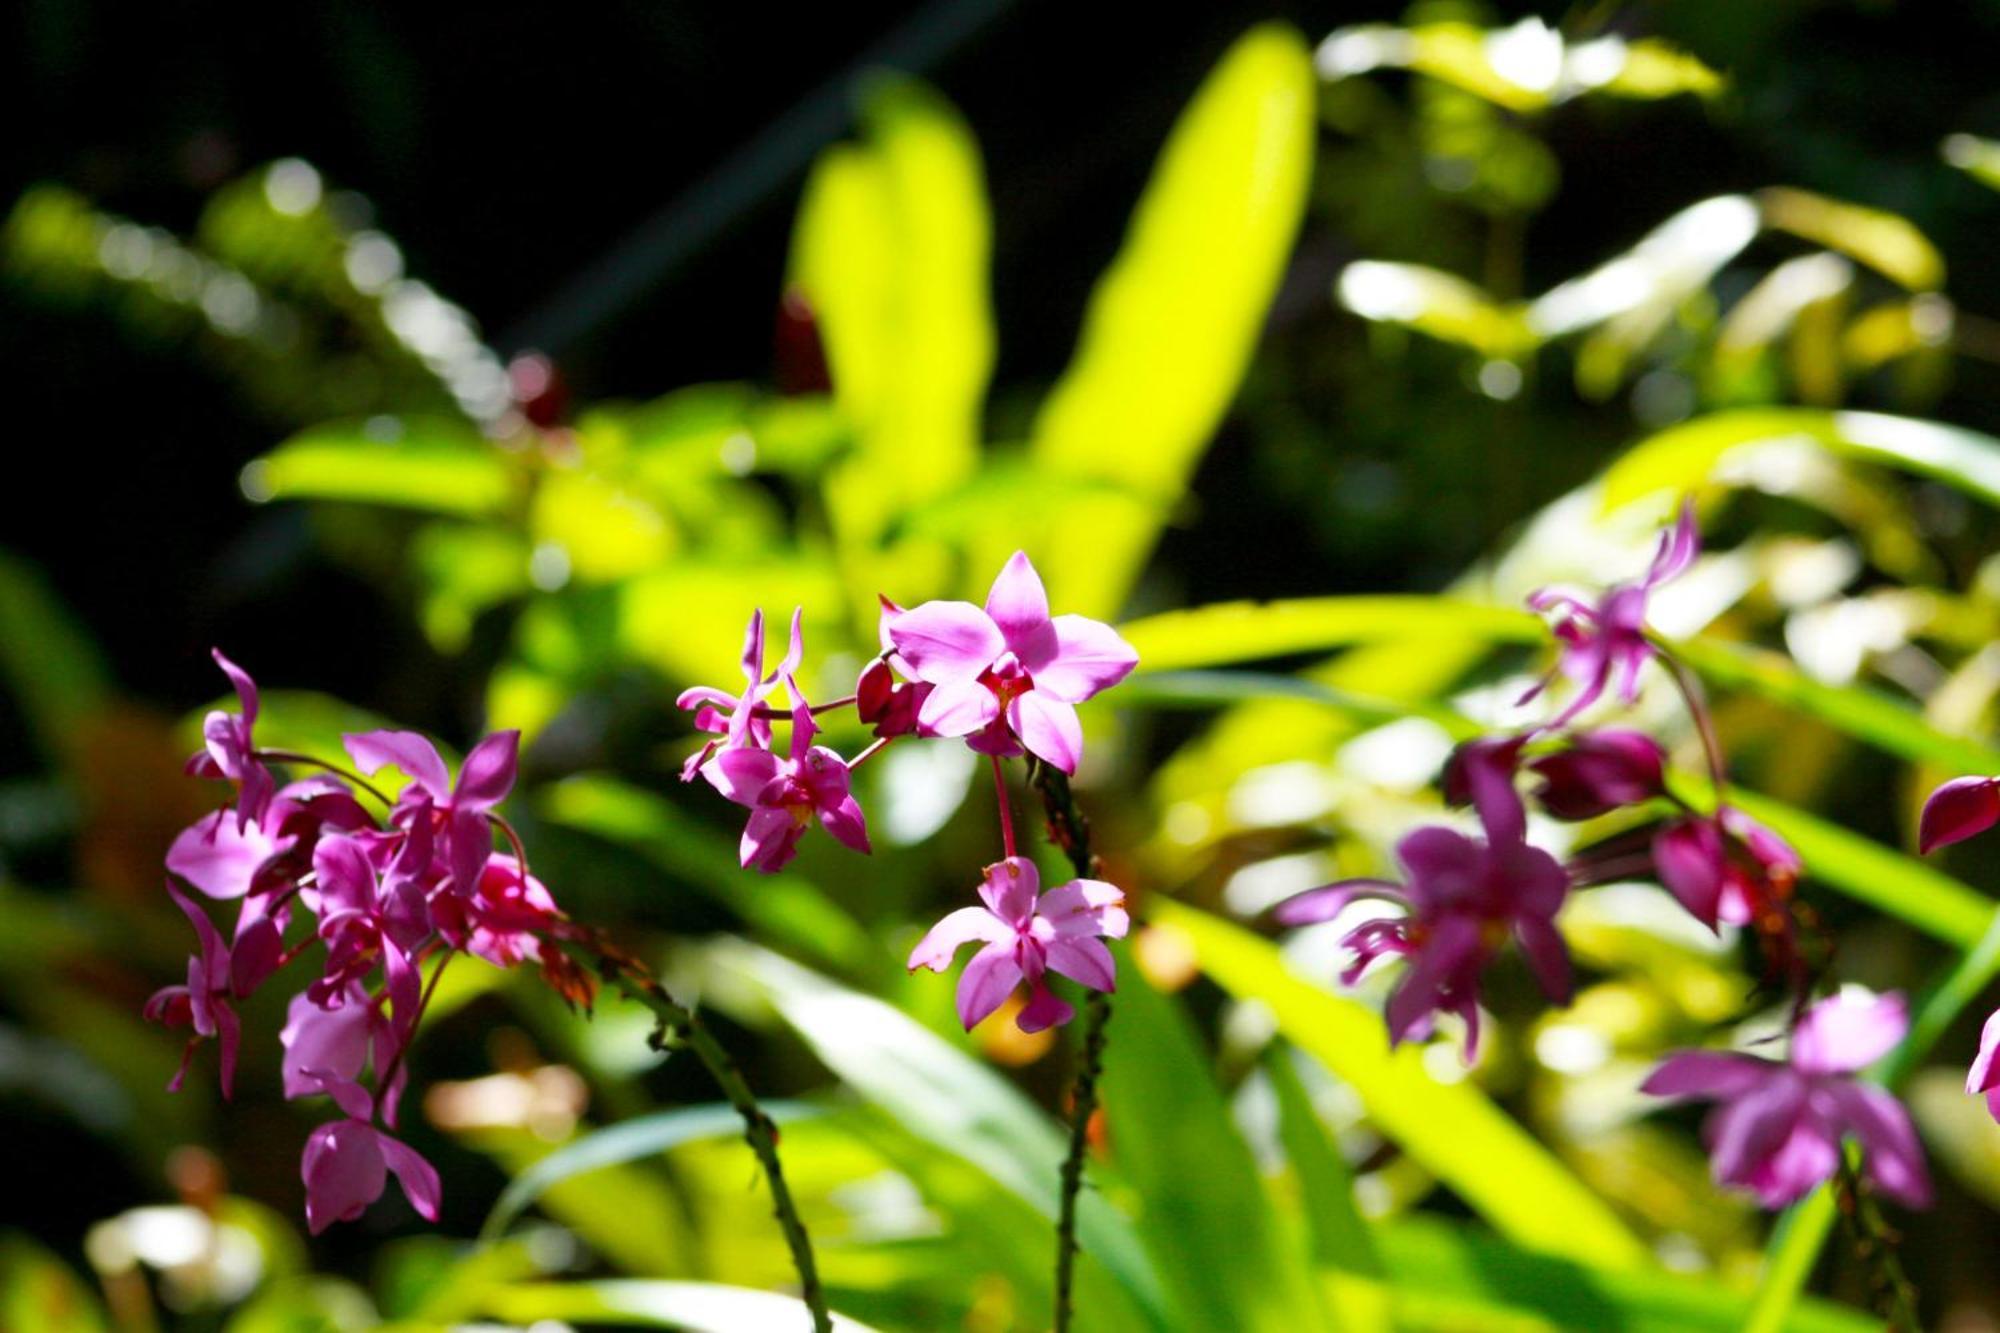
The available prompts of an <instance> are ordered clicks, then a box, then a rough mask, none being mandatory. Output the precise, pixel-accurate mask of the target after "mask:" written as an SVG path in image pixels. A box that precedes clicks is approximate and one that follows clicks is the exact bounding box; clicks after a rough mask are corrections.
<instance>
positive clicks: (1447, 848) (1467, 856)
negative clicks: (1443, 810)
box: [1396, 824, 1486, 909]
mask: <svg viewBox="0 0 2000 1333" xmlns="http://www.w3.org/2000/svg"><path fill="white" fill-rule="evenodd" d="M1396 859H1397V860H1398V861H1401V862H1402V863H1403V869H1405V870H1407V871H1408V872H1409V874H1410V882H1409V888H1408V890H1407V893H1408V896H1409V899H1410V901H1411V902H1412V903H1413V904H1415V905H1416V906H1417V907H1419V908H1423V909H1437V908H1445V907H1452V906H1455V905H1459V904H1462V903H1466V902H1468V901H1470V900H1471V899H1472V898H1474V897H1476V896H1478V895H1479V893H1480V890H1481V887H1482V886H1481V880H1482V878H1483V874H1482V872H1483V871H1484V870H1485V868H1486V850H1485V848H1483V847H1481V846H1480V845H1479V844H1478V843H1476V842H1474V841H1473V840H1472V839H1471V838H1468V837H1466V836H1465V835H1464V834H1463V833H1460V832H1459V831H1458V830H1457V829H1451V828H1446V827H1444V826H1443V825H1441V824H1433V825H1429V826H1427V827H1425V828H1420V829H1417V830H1416V831H1415V832H1413V833H1409V834H1406V835H1405V836H1404V838H1403V840H1402V841H1401V842H1399V843H1397V844H1396Z"/></svg>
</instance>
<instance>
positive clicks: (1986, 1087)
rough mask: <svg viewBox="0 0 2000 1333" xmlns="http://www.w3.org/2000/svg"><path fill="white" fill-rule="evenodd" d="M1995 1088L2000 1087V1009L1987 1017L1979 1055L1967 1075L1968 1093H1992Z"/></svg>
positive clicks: (1966, 1088) (1980, 1036) (1966, 1085)
mask: <svg viewBox="0 0 2000 1333" xmlns="http://www.w3.org/2000/svg"><path fill="white" fill-rule="evenodd" d="M1995 1087H2000V1009H1996V1010H1994V1011H1993V1012H1992V1013H1991V1014H1988V1015H1987V1016H1986V1026H1985V1027H1983V1028H1981V1029H1980V1031H1979V1054H1978V1055H1976V1056H1974V1057H1973V1060H1972V1068H1970V1069H1968V1070H1967V1071H1966V1073H1965V1090H1966V1092H1968V1093H1981V1092H1990V1091H1992V1090H1993V1089H1994V1088H1995Z"/></svg>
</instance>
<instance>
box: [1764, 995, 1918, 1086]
mask: <svg viewBox="0 0 2000 1333" xmlns="http://www.w3.org/2000/svg"><path fill="white" fill-rule="evenodd" d="M1909 1030H1910V1012H1909V1008H1908V1006H1907V1005H1906V1004H1905V1003H1904V1002H1903V997H1902V996H1901V995H1898V994H1896V993H1894V992H1891V993H1889V994H1887V995H1879V996H1878V995H1870V994H1869V993H1868V992H1867V991H1864V990H1862V989H1860V988H1859V987H1856V986H1847V987H1842V988H1841V989H1840V990H1839V991H1837V992H1835V993H1834V994H1832V995H1829V996H1828V997H1827V998H1825V999H1824V1000H1821V1001H1819V1002H1818V1003H1817V1004H1815V1005H1813V1006H1812V1007H1811V1008H1809V1009H1807V1010H1806V1012H1805V1014H1804V1015H1803V1016H1802V1017H1801V1018H1800V1019H1799V1025H1798V1027H1797V1028H1795V1029H1794V1030H1793V1032H1792V1067H1793V1068H1795V1069H1798V1070H1800V1071H1802V1072H1804V1073H1807V1074H1849V1073H1853V1072H1854V1071H1855V1070H1857V1069H1861V1068H1863V1067H1865V1066H1867V1065H1872V1064H1874V1063H1875V1062H1876V1061H1877V1060H1879V1059H1881V1058H1882V1057H1883V1056H1885V1055H1887V1054H1888V1053H1889V1052H1890V1051H1891V1050H1893V1049H1895V1046H1896V1043H1897V1042H1899V1041H1901V1040H1902V1039H1903V1034H1904V1033H1906V1032H1908V1031H1909Z"/></svg>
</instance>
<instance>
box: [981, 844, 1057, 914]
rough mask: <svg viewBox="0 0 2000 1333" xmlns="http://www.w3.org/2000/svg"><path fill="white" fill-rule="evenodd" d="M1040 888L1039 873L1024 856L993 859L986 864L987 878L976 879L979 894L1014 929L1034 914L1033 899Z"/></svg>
mask: <svg viewBox="0 0 2000 1333" xmlns="http://www.w3.org/2000/svg"><path fill="white" fill-rule="evenodd" d="M1041 889H1042V876H1041V872H1040V871H1038V870H1036V869H1035V863H1034V862H1033V861H1030V860H1029V859H1028V858H1027V857H1025V856H1009V857H1007V858H1005V859H1004V860H1000V861H995V862H994V863H993V864H992V865H990V866H988V867H986V877H985V878H984V879H982V880H980V882H979V896H980V897H981V898H983V899H984V900H985V902H986V906H987V907H988V908H989V909H991V911H992V913H993V915H994V916H996V917H998V918H1000V920H1002V921H1004V922H1006V923H1007V925H1008V926H1009V927H1010V928H1013V929H1016V930H1018V929H1020V928H1021V927H1023V926H1025V925H1026V924H1027V923H1028V919H1029V918H1030V917H1032V916H1033V915H1034V914H1035V899H1036V896H1037V895H1038V894H1040V892H1041Z"/></svg>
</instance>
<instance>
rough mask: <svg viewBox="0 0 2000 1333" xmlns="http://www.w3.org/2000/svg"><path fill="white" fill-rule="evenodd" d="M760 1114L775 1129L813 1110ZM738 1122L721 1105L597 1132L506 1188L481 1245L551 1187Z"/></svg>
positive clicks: (780, 1105) (718, 1133) (785, 1107)
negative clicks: (765, 1117) (772, 1123)
mask: <svg viewBox="0 0 2000 1333" xmlns="http://www.w3.org/2000/svg"><path fill="white" fill-rule="evenodd" d="M763 1106H764V1113H765V1114H766V1115H768V1116H770V1117H771V1119H773V1120H775V1121H777V1122H778V1123H780V1124H783V1123H785V1122H786V1121H788V1120H796V1119H798V1118H799V1117H800V1116H804V1115H812V1114H816V1111H815V1109H814V1108H813V1107H810V1106H806V1105H803V1104H801V1103H798V1102H765V1103H764V1104H763ZM742 1129H743V1121H742V1118H741V1117H740V1116H738V1115H737V1113H736V1108H735V1107H733V1106H730V1105H728V1104H727V1103H726V1102H715V1103H712V1104H710V1105H707V1106H682V1107H676V1108H675V1109H673V1110H671V1111H659V1112H655V1113H654V1114H652V1115H645V1116H640V1117H638V1118H637V1119H635V1120H627V1121H624V1122H623V1123H621V1124H616V1125H612V1126H611V1127H610V1128H608V1129H600V1130H598V1131H596V1132H595V1133H592V1134H586V1135H585V1136H584V1137H582V1138H580V1139H577V1140H575V1141H573V1142H570V1143H565V1144H564V1145H563V1146H562V1147H560V1148H558V1149H556V1150H555V1151H554V1152H552V1153H550V1154H549V1155H548V1156H546V1157H543V1158H540V1159H538V1160H537V1161H535V1162H534V1163H533V1164H532V1165H530V1166H529V1167H528V1169H527V1170H525V1171H522V1172H521V1173H520V1174H519V1175H516V1176H515V1177H514V1178H513V1179H512V1180H510V1181H508V1182H507V1188H506V1189H504V1190H502V1191H501V1192H500V1197H499V1198H498V1199H497V1200H495V1201H494V1204H493V1210H492V1211H491V1212H489V1213H488V1214H487V1215H486V1223H485V1225H484V1226H482V1227H480V1229H479V1237H480V1239H481V1240H488V1241H490V1240H493V1239H496V1238H497V1237H498V1236H499V1235H500V1233H502V1232H503V1231H505V1230H506V1229H507V1226H508V1224H509V1223H511V1222H512V1221H513V1220H514V1219H515V1218H517V1217H519V1216H520V1215H521V1213H522V1212H523V1211H525V1210H526V1209H527V1208H528V1207H529V1206H530V1205H532V1204H533V1203H534V1202H535V1200H536V1199H538V1198H540V1197H541V1195H542V1193H543V1192H544V1191H545V1190H547V1189H548V1188H549V1187H550V1186H552V1185H556V1184H559V1183H560V1182H562V1181H565V1180H568V1179H569V1178H570V1177H572V1176H579V1175H583V1174H584V1173H586V1172H590V1171H596V1170H599V1169H601V1168H603V1167H607V1166H616V1165H619V1164H621V1163H624V1162H636V1161H638V1160H640V1159H641V1158H645V1157H657V1156H658V1155H659V1154H661V1153H663V1152H666V1151H668V1150H669V1149H672V1148H677V1147H679V1146H680V1145H681V1144H683V1143H692V1142H694V1141H696V1140H698V1139H713V1138H722V1137H725V1136H730V1135H734V1134H738V1133H740V1132H742Z"/></svg>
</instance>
